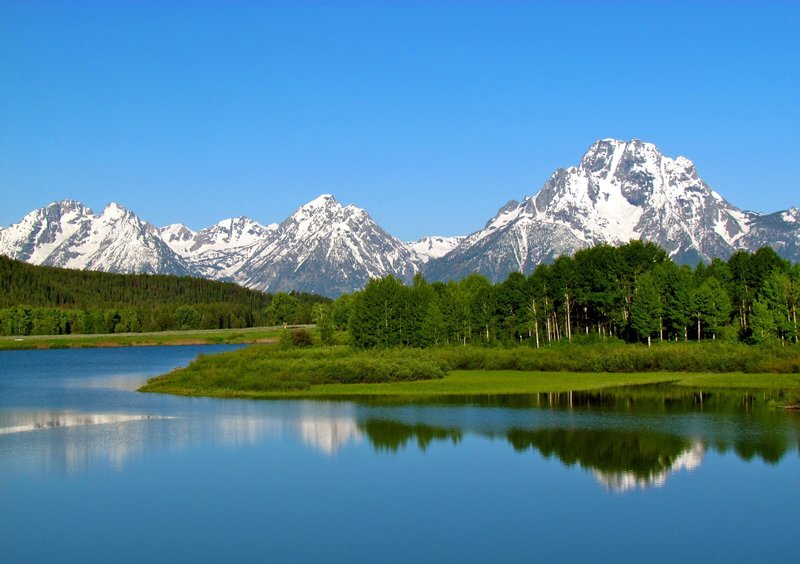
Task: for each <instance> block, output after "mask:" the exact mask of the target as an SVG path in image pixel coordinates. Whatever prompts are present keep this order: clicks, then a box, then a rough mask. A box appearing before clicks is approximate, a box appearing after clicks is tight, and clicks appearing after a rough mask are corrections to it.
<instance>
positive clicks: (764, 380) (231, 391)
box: [140, 370, 800, 402]
mask: <svg viewBox="0 0 800 564" xmlns="http://www.w3.org/2000/svg"><path fill="white" fill-rule="evenodd" d="M654 384H669V385H670V386H675V387H680V388H685V389H686V390H687V391H689V390H703V391H706V392H714V391H720V392H721V391H731V390H739V391H747V390H751V391H753V390H772V391H780V390H786V391H787V398H788V399H787V402H789V401H792V400H791V398H792V397H793V396H792V392H791V390H799V389H800V374H743V373H733V374H693V373H678V372H652V373H628V374H611V373H576V372H523V371H512V370H488V371H484V370H454V371H451V372H449V373H448V374H446V375H445V376H444V377H443V378H441V379H436V380H418V381H413V382H391V383H381V384H371V383H366V384H320V385H316V386H311V387H310V388H309V389H307V390H270V391H257V390H242V389H235V388H230V387H229V388H208V387H199V386H198V387H192V386H187V385H185V384H183V385H176V384H173V383H171V382H170V380H169V379H168V378H166V377H164V376H162V377H158V378H154V379H152V380H150V382H148V384H147V385H146V386H144V387H143V388H141V389H140V391H143V392H159V393H167V394H174V395H184V396H205V397H217V398H250V399H317V400H321V399H358V398H378V397H386V398H398V399H404V400H430V399H433V398H442V399H446V398H452V397H463V396H489V395H525V394H538V393H561V392H576V391H592V390H603V389H614V388H622V387H625V388H635V387H639V386H642V387H644V386H652V385H654Z"/></svg>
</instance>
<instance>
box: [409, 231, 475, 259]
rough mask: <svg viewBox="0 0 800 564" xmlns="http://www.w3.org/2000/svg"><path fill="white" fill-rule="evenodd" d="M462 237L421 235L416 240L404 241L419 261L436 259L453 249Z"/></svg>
mask: <svg viewBox="0 0 800 564" xmlns="http://www.w3.org/2000/svg"><path fill="white" fill-rule="evenodd" d="M463 240H464V237H437V236H429V237H423V238H422V239H419V240H417V241H412V242H410V243H406V247H407V248H408V249H409V250H410V251H411V252H412V253H414V255H416V257H417V259H418V260H419V261H420V262H421V263H426V262H428V261H429V260H431V259H438V258H442V257H443V256H445V255H446V254H447V253H449V252H450V251H452V250H453V249H455V248H456V247H457V246H458V245H459V244H460V243H461V241H463Z"/></svg>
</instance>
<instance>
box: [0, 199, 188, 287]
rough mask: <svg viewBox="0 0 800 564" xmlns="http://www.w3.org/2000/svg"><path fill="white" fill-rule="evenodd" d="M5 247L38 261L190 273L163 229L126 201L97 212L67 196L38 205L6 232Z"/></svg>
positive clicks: (0, 239)
mask: <svg viewBox="0 0 800 564" xmlns="http://www.w3.org/2000/svg"><path fill="white" fill-rule="evenodd" d="M0 253H2V254H5V255H8V256H10V257H11V258H15V259H19V260H23V261H26V262H30V263H33V264H43V265H47V266H59V267H64V268H75V269H87V270H101V271H105V272H147V273H159V274H180V275H185V274H190V272H191V271H190V269H189V268H188V267H187V265H186V264H185V262H184V261H183V260H182V259H181V258H180V257H179V256H177V255H176V254H175V253H174V252H173V251H172V249H170V248H169V247H168V246H167V244H166V243H164V241H163V240H162V239H161V237H160V234H159V231H158V229H156V228H155V227H153V226H152V225H150V224H149V223H146V222H144V221H142V220H140V219H139V218H138V217H136V215H135V214H134V213H133V212H131V211H129V210H127V209H125V208H124V207H122V206H120V205H119V204H115V203H111V204H109V205H108V206H107V207H106V208H105V209H104V210H103V212H102V213H101V214H99V215H96V214H95V213H94V212H92V210H90V209H89V208H87V207H85V206H84V205H83V204H81V203H80V202H75V201H73V200H64V201H62V202H56V203H53V204H50V205H49V206H47V207H45V208H41V209H38V210H34V211H33V212H31V213H29V214H28V215H26V216H25V217H24V218H23V219H22V221H20V222H19V223H17V224H14V225H11V226H10V227H8V228H7V229H4V230H3V232H2V234H0Z"/></svg>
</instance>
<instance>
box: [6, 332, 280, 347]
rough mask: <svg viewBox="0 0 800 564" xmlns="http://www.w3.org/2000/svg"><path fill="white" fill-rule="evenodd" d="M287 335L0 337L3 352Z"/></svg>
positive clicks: (265, 339) (267, 339) (251, 340)
mask: <svg viewBox="0 0 800 564" xmlns="http://www.w3.org/2000/svg"><path fill="white" fill-rule="evenodd" d="M283 331H284V329H283V328H282V327H251V328H247V329H209V330H191V331H161V332H153V333H111V334H97V335H94V334H91V335H77V334H73V335H32V336H26V337H0V350H27V349H77V348H107V347H152V346H170V345H235V344H258V343H277V342H278V340H279V339H280V335H281V333H282V332H283Z"/></svg>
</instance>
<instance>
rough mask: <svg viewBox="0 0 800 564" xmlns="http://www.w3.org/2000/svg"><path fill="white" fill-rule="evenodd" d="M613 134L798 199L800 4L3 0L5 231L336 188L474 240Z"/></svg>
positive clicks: (735, 194) (194, 218)
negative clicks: (78, 204)
mask: <svg viewBox="0 0 800 564" xmlns="http://www.w3.org/2000/svg"><path fill="white" fill-rule="evenodd" d="M604 137H616V138H620V139H625V140H628V139H632V138H639V139H643V140H646V141H650V142H652V143H655V144H656V145H657V146H658V147H659V148H660V149H661V150H662V151H663V152H664V153H665V154H667V155H669V156H672V157H675V156H677V155H684V156H686V157H688V158H690V159H692V160H693V161H694V162H695V164H696V165H697V168H698V171H699V173H700V175H701V177H703V178H704V179H705V180H706V181H707V182H708V184H709V185H710V186H711V187H712V188H714V189H715V190H717V191H718V192H720V193H721V194H722V195H723V196H725V197H726V198H727V199H728V200H729V201H731V202H732V203H733V204H734V205H737V206H739V207H742V208H744V209H751V210H756V211H767V212H768V211H777V210H779V209H786V208H788V207H790V206H800V180H798V179H799V178H800V174H799V173H798V165H800V2H797V1H792V2H788V1H786V2H765V1H759V2H744V1H736V2H691V3H679V2H667V1H651V2H610V1H606V2H603V1H595V2H579V1H565V2H556V1H552V2H531V3H526V2H486V3H483V2H455V1H450V2H445V1H440V2H430V3H429V2H394V3H385V2H382V3H378V2H366V1H363V2H354V3H347V2H323V1H319V2H309V3H299V2H272V3H269V2H255V1H252V2H246V1H227V2H225V1H217V2H213V1H197V2H190V1H183V2H179V1H167V0H164V1H155V0H138V1H129V2H125V1H114V2H69V1H65V0H59V1H56V2H40V1H35V0H18V1H9V0H0V196H1V198H0V226H8V225H10V224H11V223H15V222H17V221H19V220H20V219H21V218H22V217H23V216H24V215H25V214H26V213H27V212H29V211H31V210H32V209H34V208H37V207H41V206H43V205H46V204H47V203H49V202H52V201H55V200H60V199H64V198H72V199H77V200H80V201H82V202H84V203H85V204H87V205H88V206H90V207H92V208H93V209H95V211H100V210H101V209H102V208H103V207H104V206H105V205H106V204H107V203H108V202H110V201H116V202H119V203H121V204H123V205H125V206H126V207H128V208H130V209H132V210H133V211H134V212H136V213H137V214H138V215H139V216H140V217H142V218H143V219H146V220H148V221H150V222H152V223H154V224H156V225H165V224H168V223H173V222H179V221H180V222H183V223H186V224H187V225H189V226H190V227H192V228H194V229H199V228H202V227H205V226H208V225H210V224H212V223H215V222H216V221H218V220H220V219H223V218H226V217H231V216H238V215H248V216H250V217H252V218H253V219H256V220H258V221H260V222H262V223H271V222H275V221H280V220H283V219H285V218H286V217H287V216H288V215H289V214H290V213H291V212H292V211H293V210H294V209H296V208H297V207H299V206H300V205H302V204H303V203H305V202H307V201H309V200H311V199H313V198H314V197H316V196H317V195H319V194H321V193H332V194H334V195H335V196H336V197H337V199H339V201H341V202H343V203H352V204H356V205H358V206H360V207H362V208H365V209H366V210H367V211H369V212H370V214H371V215H372V216H373V218H375V219H376V220H377V221H378V222H379V223H380V224H381V225H382V226H383V227H384V228H385V229H386V230H387V231H389V232H390V233H392V234H393V235H395V236H397V237H400V238H401V239H408V240H410V239H415V238H417V237H420V236H422V235H427V234H443V235H456V234H467V233H469V232H472V231H474V230H476V229H478V228H480V227H482V226H483V224H484V223H485V222H486V221H487V220H488V219H489V218H490V217H492V216H493V215H494V213H495V212H496V211H497V209H498V208H499V207H500V206H502V205H503V204H504V203H505V202H507V201H508V200H510V199H520V198H522V197H523V196H525V195H530V194H533V193H535V192H536V191H538V190H539V188H540V187H541V186H542V184H544V182H545V181H546V180H547V179H548V178H549V176H550V174H551V173H552V172H553V171H554V170H555V169H556V168H558V167H560V166H570V165H573V164H577V162H578V160H579V159H580V157H581V155H582V154H583V153H584V151H585V150H586V149H587V148H588V147H589V146H590V145H591V144H592V143H593V142H594V141H595V140H596V139H599V138H604Z"/></svg>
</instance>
